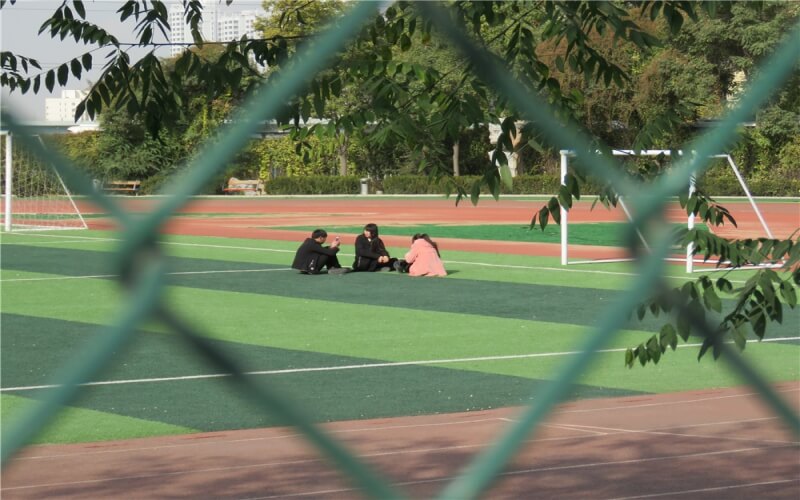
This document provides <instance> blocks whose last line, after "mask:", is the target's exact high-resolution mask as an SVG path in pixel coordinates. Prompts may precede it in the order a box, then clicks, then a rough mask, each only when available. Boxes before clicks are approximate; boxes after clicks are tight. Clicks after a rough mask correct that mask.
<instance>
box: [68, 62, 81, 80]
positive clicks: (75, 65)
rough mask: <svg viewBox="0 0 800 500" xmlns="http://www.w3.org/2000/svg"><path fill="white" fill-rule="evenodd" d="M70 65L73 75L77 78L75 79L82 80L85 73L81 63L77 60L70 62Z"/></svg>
mask: <svg viewBox="0 0 800 500" xmlns="http://www.w3.org/2000/svg"><path fill="white" fill-rule="evenodd" d="M69 65H70V69H71V70H72V74H73V75H74V76H75V78H80V77H81V72H82V71H83V66H82V65H81V62H80V61H79V60H78V59H77V58H76V59H73V60H72V61H70V63H69Z"/></svg>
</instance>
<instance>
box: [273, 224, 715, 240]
mask: <svg viewBox="0 0 800 500" xmlns="http://www.w3.org/2000/svg"><path fill="white" fill-rule="evenodd" d="M629 226H630V224H627V223H623V222H598V223H581V224H570V225H569V242H570V244H571V245H598V246H623V244H622V241H623V235H624V231H625V229H626V228H628V227H629ZM675 227H676V228H679V227H686V225H685V224H684V225H680V224H675ZM695 227H698V228H705V227H706V226H705V225H703V224H697V225H696V226H695ZM275 229H291V230H296V231H303V232H307V233H310V232H311V231H313V230H314V229H316V228H315V227H311V226H284V227H277V228H275ZM325 230H326V231H328V233H331V234H337V233H338V234H359V233H361V231H362V230H363V227H362V226H330V227H328V226H326V227H325ZM417 233H427V234H428V235H430V236H431V238H433V239H436V238H460V239H470V240H491V241H520V242H536V243H560V242H561V227H560V226H558V225H556V224H549V225H547V226H546V227H545V228H544V229H542V228H540V227H539V226H535V227H533V228H531V227H530V226H529V225H520V224H488V225H468V226H457V225H444V224H421V225H412V226H399V225H381V227H380V234H382V235H388V236H408V237H411V236H412V235H414V234H417Z"/></svg>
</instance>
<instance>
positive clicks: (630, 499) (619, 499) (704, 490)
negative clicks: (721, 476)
mask: <svg viewBox="0 0 800 500" xmlns="http://www.w3.org/2000/svg"><path fill="white" fill-rule="evenodd" d="M798 482H800V478H795V479H781V480H778V481H763V482H760V483H743V484H729V485H727V486H715V487H713V488H700V489H697V490H680V491H667V492H664V493H652V494H650V495H638V496H635V497H617V498H614V499H612V500H634V499H636V498H658V497H664V496H672V495H690V494H692V493H707V492H710V491H724V490H734V489H738V488H753V487H756V486H771V485H773V484H784V483H798Z"/></svg>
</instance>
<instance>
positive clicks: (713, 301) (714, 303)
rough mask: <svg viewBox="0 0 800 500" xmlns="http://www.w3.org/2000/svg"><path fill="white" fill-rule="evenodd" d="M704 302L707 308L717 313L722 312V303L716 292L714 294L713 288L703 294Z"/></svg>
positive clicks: (707, 289)
mask: <svg viewBox="0 0 800 500" xmlns="http://www.w3.org/2000/svg"><path fill="white" fill-rule="evenodd" d="M703 302H704V303H705V305H706V307H708V308H709V309H711V310H714V311H717V312H720V311H722V301H721V300H720V299H719V297H718V296H717V294H716V292H714V288H713V287H709V288H706V289H705V292H704V293H703Z"/></svg>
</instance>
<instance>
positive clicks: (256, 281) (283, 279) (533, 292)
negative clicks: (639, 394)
mask: <svg viewBox="0 0 800 500" xmlns="http://www.w3.org/2000/svg"><path fill="white" fill-rule="evenodd" d="M3 251H4V253H3V266H4V268H5V269H14V270H27V271H39V272H50V273H53V274H64V275H73V276H83V275H105V274H108V273H112V272H113V268H112V266H111V263H110V261H109V259H107V258H104V257H105V255H104V254H103V253H102V252H81V251H76V250H63V249H50V248H43V247H29V246H22V245H10V246H8V247H4V249H3ZM167 261H168V268H169V270H170V271H172V272H203V271H208V270H210V269H215V270H221V271H226V270H247V269H252V268H253V264H252V263H241V262H220V261H208V260H204V259H178V258H174V257H167ZM257 267H260V268H263V269H278V268H280V267H281V266H276V265H272V264H265V265H263V266H257ZM169 283H170V284H171V285H175V286H184V287H192V288H204V289H210V290H219V291H232V292H247V293H257V294H264V295H275V296H284V297H295V298H305V299H315V300H324V301H330V302H342V303H349V304H364V305H376V306H390V307H398V308H402V309H412V310H414V309H418V310H428V311H441V312H452V313H459V314H474V315H482V316H494V317H501V318H516V319H523V320H533V321H546V322H551V323H568V324H578V325H592V324H594V322H595V320H596V318H597V317H599V316H600V314H601V313H602V311H603V310H604V309H605V308H606V307H608V305H609V304H612V303H613V302H614V301H615V300H617V297H618V296H619V293H620V292H617V291H614V290H601V289H594V288H565V287H560V286H549V285H530V284H520V283H503V282H492V281H477V280H466V279H462V280H452V279H414V278H410V277H408V276H400V275H396V274H395V273H388V274H387V273H351V274H349V275H345V276H304V275H299V274H296V273H294V272H290V271H275V272H268V273H262V272H252V273H230V274H215V275H213V276H209V275H207V274H188V275H178V276H170V277H169ZM784 316H785V319H784V323H783V324H782V325H772V326H771V331H772V335H774V336H795V335H796V332H797V327H798V325H800V309H797V308H796V309H794V310H787V311H786V313H785V315H784ZM661 324H662V322H661V321H660V320H659V319H658V318H652V317H649V316H648V317H646V318H645V319H644V320H643V321H638V320H637V319H636V318H633V319H632V320H631V321H630V323H629V325H630V328H633V329H637V330H645V331H657V330H659V329H660V327H661Z"/></svg>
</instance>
